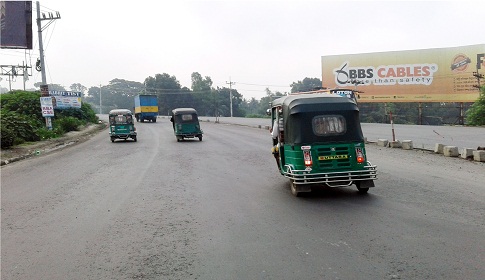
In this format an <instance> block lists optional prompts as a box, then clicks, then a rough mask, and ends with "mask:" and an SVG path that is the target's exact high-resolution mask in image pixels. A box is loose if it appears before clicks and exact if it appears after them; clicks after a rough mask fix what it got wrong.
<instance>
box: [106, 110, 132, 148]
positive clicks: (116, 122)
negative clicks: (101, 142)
mask: <svg viewBox="0 0 485 280" xmlns="http://www.w3.org/2000/svg"><path fill="white" fill-rule="evenodd" d="M109 137H110V139H111V142H114V141H115V140H116V139H124V140H127V139H129V138H131V139H133V141H135V142H136V128H135V124H134V123H133V114H132V113H131V111H130V110H128V109H114V110H111V111H109Z"/></svg>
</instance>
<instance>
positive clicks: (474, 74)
mask: <svg viewBox="0 0 485 280" xmlns="http://www.w3.org/2000/svg"><path fill="white" fill-rule="evenodd" d="M473 76H474V77H475V78H477V83H478V84H477V85H474V86H473V87H476V88H478V90H480V79H483V78H484V76H483V74H480V73H478V70H477V72H473Z"/></svg>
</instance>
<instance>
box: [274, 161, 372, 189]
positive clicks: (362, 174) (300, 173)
mask: <svg viewBox="0 0 485 280" xmlns="http://www.w3.org/2000/svg"><path fill="white" fill-rule="evenodd" d="M286 167H287V171H286V172H283V175H284V176H285V177H286V178H289V179H290V180H292V181H293V183H294V184H329V186H349V185H351V184H352V182H355V181H367V180H376V179H377V169H376V168H377V166H376V165H369V166H365V169H364V170H355V171H341V172H328V173H310V171H307V170H293V169H292V167H291V166H289V165H287V166H286Z"/></svg>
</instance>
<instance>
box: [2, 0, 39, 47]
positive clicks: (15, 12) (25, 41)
mask: <svg viewBox="0 0 485 280" xmlns="http://www.w3.org/2000/svg"><path fill="white" fill-rule="evenodd" d="M0 48H2V49H30V50H31V49H32V1H0Z"/></svg>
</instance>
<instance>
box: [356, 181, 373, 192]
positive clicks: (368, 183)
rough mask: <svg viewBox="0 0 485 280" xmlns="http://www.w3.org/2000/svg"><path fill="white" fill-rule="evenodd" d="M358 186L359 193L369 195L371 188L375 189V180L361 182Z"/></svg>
mask: <svg viewBox="0 0 485 280" xmlns="http://www.w3.org/2000/svg"><path fill="white" fill-rule="evenodd" d="M355 185H356V186H357V190H358V191H359V193H363V194H364V193H367V192H368V191H369V188H370V187H374V181H373V180H367V181H360V182H357V183H356V184H355Z"/></svg>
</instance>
